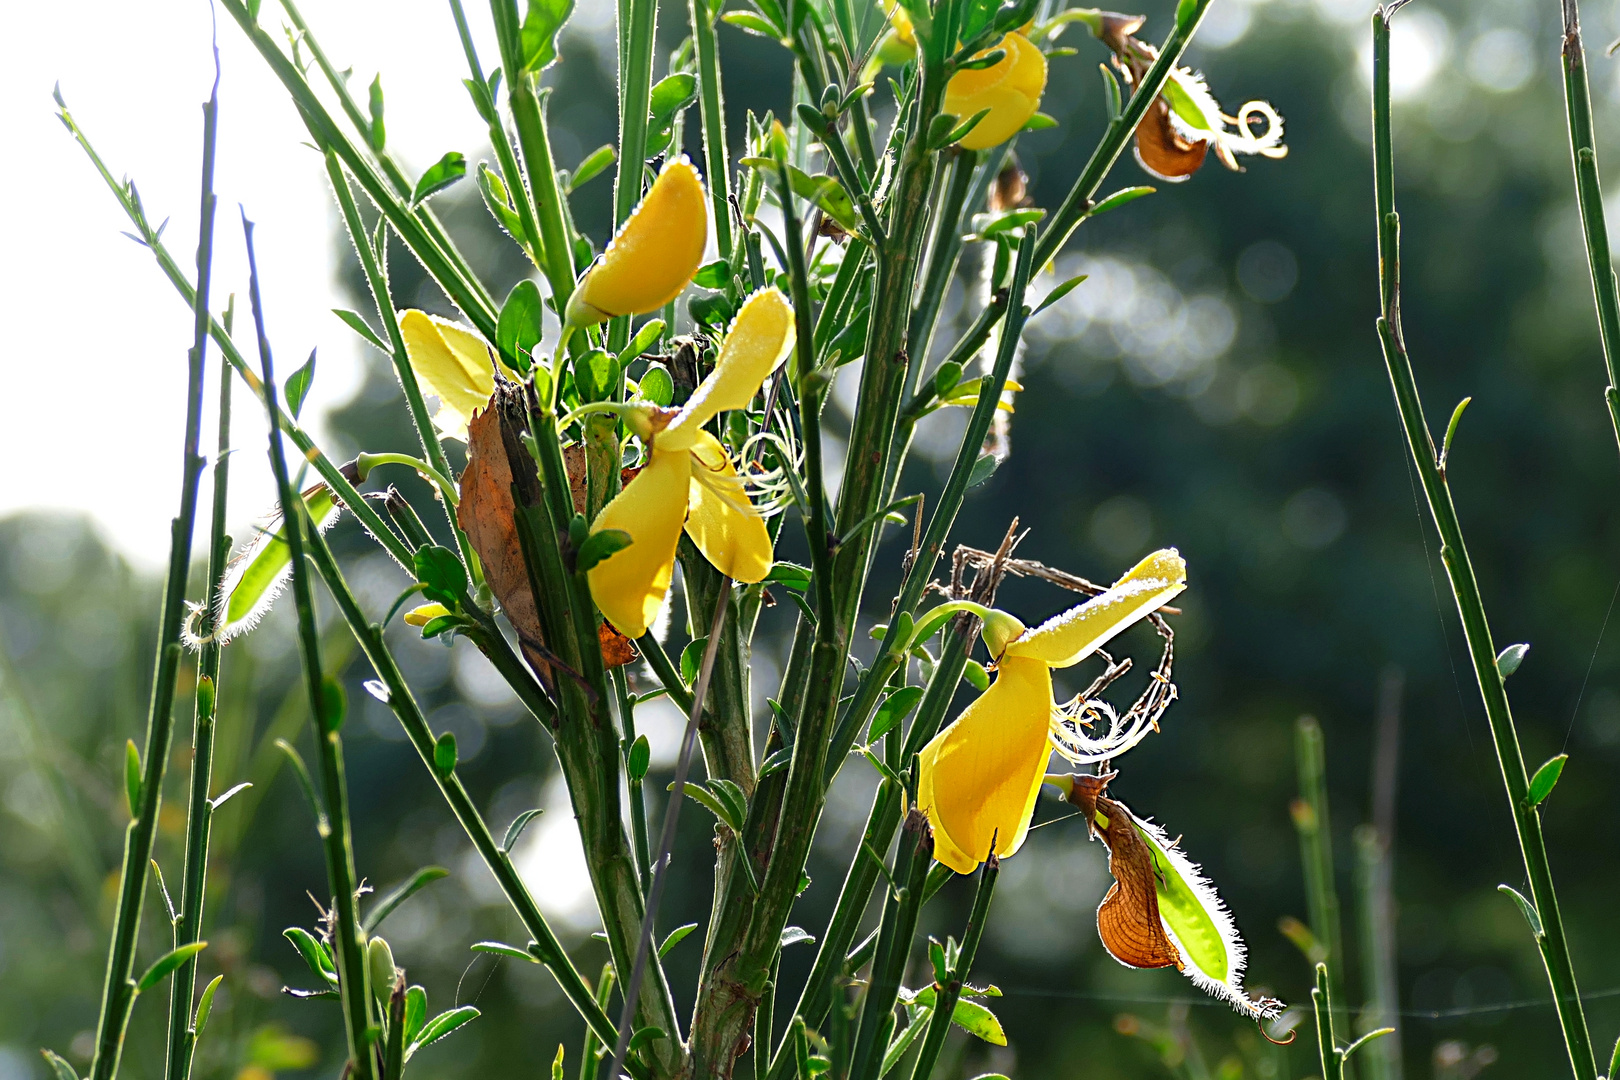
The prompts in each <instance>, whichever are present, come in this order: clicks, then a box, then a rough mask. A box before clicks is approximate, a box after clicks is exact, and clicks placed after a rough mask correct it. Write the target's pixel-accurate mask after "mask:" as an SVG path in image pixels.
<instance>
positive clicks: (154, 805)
mask: <svg viewBox="0 0 1620 1080" xmlns="http://www.w3.org/2000/svg"><path fill="white" fill-rule="evenodd" d="M218 89H219V87H218V82H217V71H216V82H215V87H214V93H213V94H212V95H210V97H209V99H208V102H207V103H206V104H205V105H204V106H203V150H202V196H201V203H202V213H201V220H200V223H199V226H198V230H197V280H198V283H199V288H198V291H197V294H196V299H195V300H194V302H193V305H192V321H193V331H192V344H191V349H190V351H189V352H188V353H187V356H186V359H187V378H186V427H185V435H184V445H183V449H182V451H181V461H180V507H179V511H178V512H177V513H176V515H175V517H174V520H173V521H172V522H171V523H170V534H169V571H168V578H167V580H166V582H165V585H164V590H163V608H162V613H161V615H160V616H159V622H158V640H157V655H156V657H155V659H154V662H153V672H152V696H151V699H150V701H149V703H148V709H147V718H146V747H145V754H144V756H143V761H144V763H145V768H144V770H143V772H142V775H141V787H140V792H139V804H138V805H136V806H132V807H130V812H131V813H132V814H133V815H134V820H132V821H131V822H130V823H129V826H128V828H127V829H126V830H125V831H124V864H123V870H122V873H121V875H120V878H119V888H118V911H117V914H116V915H115V916H114V919H113V931H112V939H111V941H110V943H109V945H108V949H107V973H106V979H105V982H104V983H103V985H102V993H101V1013H100V1016H99V1018H98V1019H97V1021H96V1052H95V1058H94V1060H93V1061H92V1062H91V1065H90V1076H91V1078H92V1080H111V1078H112V1077H113V1076H115V1075H117V1073H118V1064H119V1059H120V1057H121V1056H122V1054H123V1050H124V1032H125V1030H126V1028H127V1027H128V1025H129V1014H130V1012H131V1010H132V1009H133V1008H134V1007H135V995H136V994H137V993H138V991H137V990H136V988H135V983H134V981H133V980H132V979H131V977H130V976H131V974H132V973H133V971H134V965H135V948H136V944H137V940H138V938H139V935H140V929H141V908H142V906H143V903H144V900H145V896H146V882H147V874H148V873H149V872H150V870H149V868H150V866H151V863H152V845H153V842H154V841H155V840H156V838H157V825H158V814H159V812H160V811H161V810H162V806H163V777H164V775H165V774H166V772H167V770H168V764H169V744H170V742H171V740H172V738H173V735H174V715H173V714H174V693H175V682H176V680H177V678H178V676H179V672H180V657H181V650H180V628H181V624H182V622H183V621H184V619H185V611H186V576H187V574H188V573H189V572H190V570H191V537H192V532H193V531H194V528H195V525H196V520H197V492H198V488H199V487H200V485H201V480H202V471H203V458H202V454H201V453H200V452H199V444H200V443H201V440H202V409H203V375H204V372H205V370H206V367H205V360H206V357H207V351H208V322H209V318H208V287H209V283H210V280H211V278H212V275H213V263H214V148H215V135H216V132H217V130H218V120H219V95H218ZM63 112H64V115H65V113H66V110H65V108H64V110H63ZM129 194H130V198H131V199H134V198H135V195H134V189H133V187H131V188H130V191H129ZM188 997H189V995H188Z"/></svg>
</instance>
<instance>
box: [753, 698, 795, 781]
mask: <svg viewBox="0 0 1620 1080" xmlns="http://www.w3.org/2000/svg"><path fill="white" fill-rule="evenodd" d="M772 704H775V703H774V702H773V703H772ZM778 707H780V706H778ZM792 763H793V748H792V747H791V746H784V747H782V748H781V749H780V750H777V751H776V752H775V753H773V754H771V755H770V756H769V757H767V758H766V759H765V760H764V761H762V762H760V763H759V775H758V777H756V779H759V780H763V779H765V778H766V777H767V776H771V775H773V774H775V773H779V772H781V771H782V770H784V769H786V768H787V767H788V766H789V765H791V764H792Z"/></svg>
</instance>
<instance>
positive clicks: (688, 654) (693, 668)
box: [681, 634, 709, 686]
mask: <svg viewBox="0 0 1620 1080" xmlns="http://www.w3.org/2000/svg"><path fill="white" fill-rule="evenodd" d="M708 647H709V636H708V635H707V634H705V635H703V636H702V637H700V638H694V639H692V640H691V641H689V642H687V643H686V648H684V649H682V650H681V679H682V680H684V681H685V683H686V685H687V686H691V685H692V684H693V683H695V682H697V677H698V669H699V667H700V666H701V665H702V663H703V650H704V649H706V648H708Z"/></svg>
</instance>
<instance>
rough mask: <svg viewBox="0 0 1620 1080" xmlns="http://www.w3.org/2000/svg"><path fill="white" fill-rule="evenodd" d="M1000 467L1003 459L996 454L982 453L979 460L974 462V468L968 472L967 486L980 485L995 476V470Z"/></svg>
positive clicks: (974, 486)
mask: <svg viewBox="0 0 1620 1080" xmlns="http://www.w3.org/2000/svg"><path fill="white" fill-rule="evenodd" d="M1000 467H1001V459H1000V458H999V457H997V456H996V455H994V454H980V455H979V458H978V460H977V461H975V462H974V463H973V470H972V471H971V472H969V473H968V482H967V486H968V487H970V488H976V487H978V486H979V485H980V484H982V483H984V482H985V481H986V480H988V479H990V477H992V476H994V475H995V471H996V470H997V469H998V468H1000Z"/></svg>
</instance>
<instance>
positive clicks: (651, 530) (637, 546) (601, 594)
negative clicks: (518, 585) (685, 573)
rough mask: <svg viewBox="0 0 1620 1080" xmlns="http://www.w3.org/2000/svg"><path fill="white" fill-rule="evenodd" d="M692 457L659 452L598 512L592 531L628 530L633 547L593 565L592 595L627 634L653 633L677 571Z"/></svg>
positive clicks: (638, 635) (622, 631) (608, 618)
mask: <svg viewBox="0 0 1620 1080" xmlns="http://www.w3.org/2000/svg"><path fill="white" fill-rule="evenodd" d="M691 475H692V455H691V454H688V453H685V452H684V451H683V452H680V453H673V454H672V453H659V452H658V451H656V450H655V451H654V452H653V454H652V459H651V460H650V461H649V462H648V463H647V467H646V468H644V469H642V470H641V472H640V473H638V474H637V475H636V478H635V479H634V480H632V481H630V483H629V484H627V485H626V486H625V489H624V490H623V491H621V492H619V494H618V495H617V496H616V497H615V498H614V499H613V501H612V502H610V503H608V504H607V505H606V506H604V507H603V508H602V512H601V513H600V514H598V515H596V522H595V523H594V524H593V525H592V526H591V531H592V532H593V533H594V532H600V531H601V530H603V529H623V530H624V531H625V532H627V533H629V534H630V539H631V544H630V546H629V547H627V548H624V549H622V550H620V551H617V552H615V553H614V554H613V555H612V556H610V557H608V558H607V559H604V560H603V561H601V562H599V563H597V564H596V565H595V566H593V567H591V569H590V570H589V572H587V574H586V580H587V581H589V583H590V586H591V597H592V599H594V600H595V601H596V606H597V607H598V608H600V609H601V611H602V614H603V615H604V616H606V617H607V621H608V622H610V623H612V624H613V626H614V628H615V629H617V630H618V631H619V633H621V634H623V635H624V636H626V637H632V638H638V637H640V636H641V635H642V634H645V633H646V632H647V627H648V626H649V625H651V623H652V621H653V619H654V617H656V616H657V614H658V608H659V605H661V604H662V603H663V602H664V594H665V593H667V592H669V579H670V577H671V575H672V574H673V573H674V571H675V545H676V544H677V543H679V542H680V539H681V523H682V522H683V521H685V520H686V497H687V493H686V489H687V486H688V485H689V484H690V482H691Z"/></svg>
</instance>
